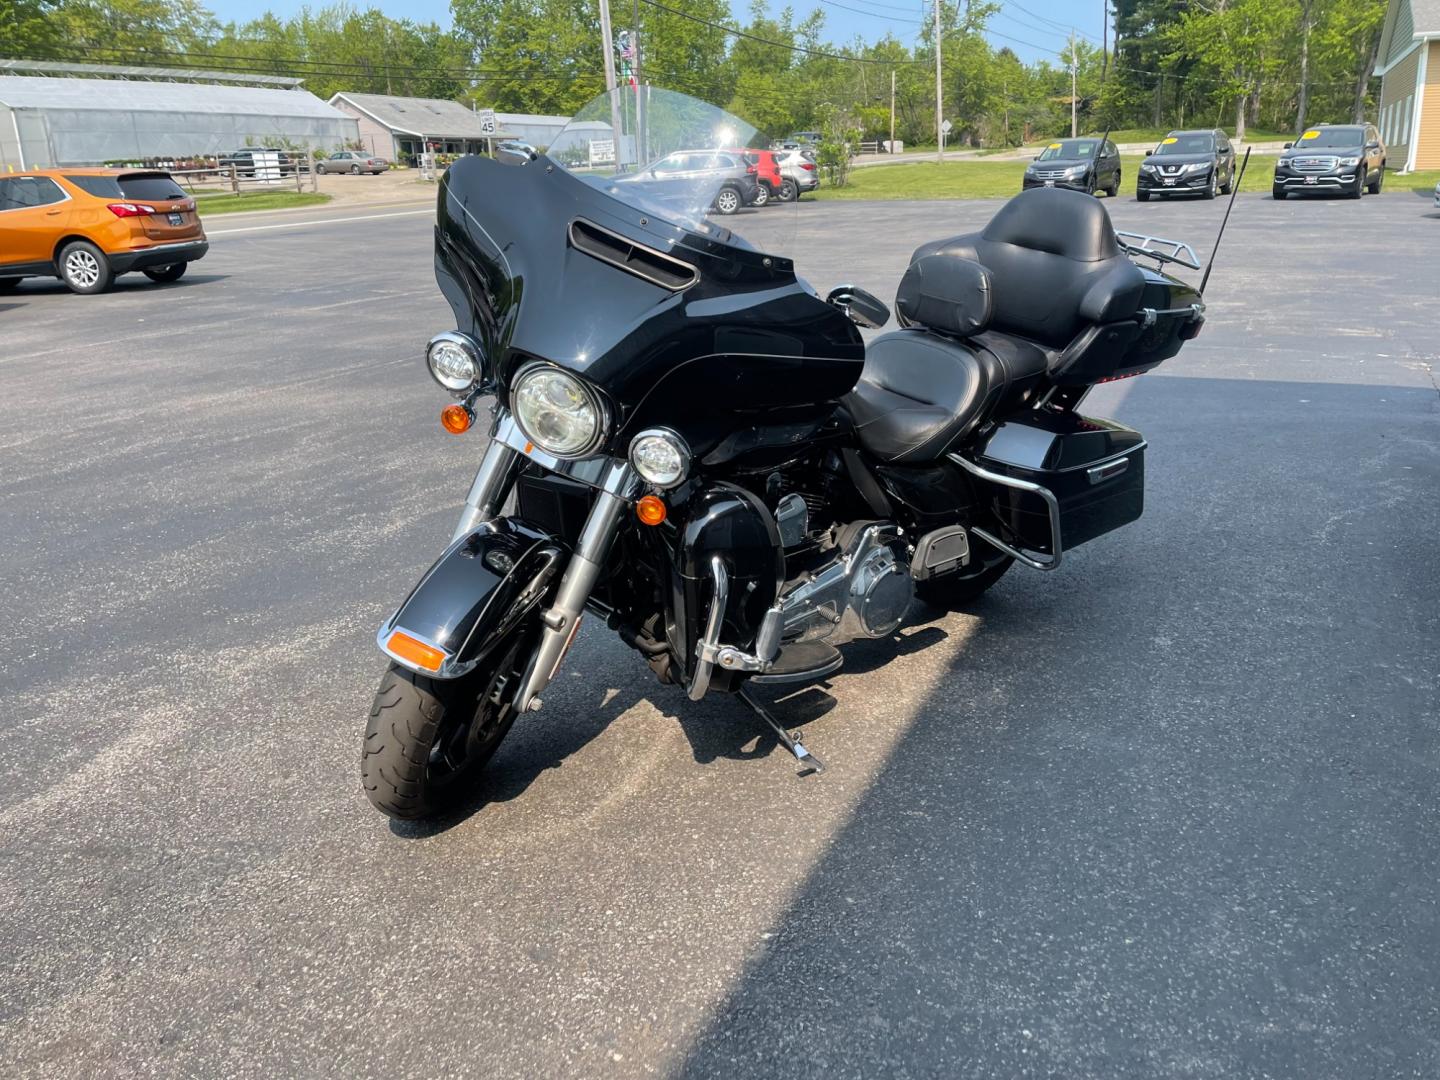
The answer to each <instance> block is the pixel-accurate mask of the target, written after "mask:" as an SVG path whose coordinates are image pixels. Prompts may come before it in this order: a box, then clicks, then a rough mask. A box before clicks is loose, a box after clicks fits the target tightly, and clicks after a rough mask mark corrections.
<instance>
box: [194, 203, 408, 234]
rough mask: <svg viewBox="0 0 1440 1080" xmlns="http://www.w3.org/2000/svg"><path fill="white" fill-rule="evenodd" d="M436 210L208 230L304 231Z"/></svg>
mask: <svg viewBox="0 0 1440 1080" xmlns="http://www.w3.org/2000/svg"><path fill="white" fill-rule="evenodd" d="M433 213H435V208H434V207H433V206H427V207H425V208H424V209H423V210H397V211H395V212H394V213H392V214H364V215H361V216H359V217H343V218H319V219H317V220H312V221H286V222H282V223H281V224H279V225H247V226H245V227H244V228H242V229H220V230H214V229H206V230H205V232H206V235H207V236H234V235H236V234H237V233H248V232H265V231H267V230H269V229H302V228H305V227H306V226H310V225H344V224H348V223H349V222H352V221H378V220H379V219H381V218H396V217H414V216H416V215H417V214H433Z"/></svg>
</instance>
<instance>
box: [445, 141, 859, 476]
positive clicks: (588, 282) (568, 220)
mask: <svg viewBox="0 0 1440 1080" xmlns="http://www.w3.org/2000/svg"><path fill="white" fill-rule="evenodd" d="M604 183H606V181H599V182H595V181H592V180H589V179H582V178H581V177H579V176H577V175H575V174H572V173H570V172H568V171H566V170H565V169H564V168H562V167H560V166H558V165H556V164H554V163H553V162H551V161H550V160H549V159H547V158H543V157H541V158H537V159H534V160H531V161H529V162H526V163H523V164H518V165H512V164H503V163H501V162H499V161H495V160H492V159H490V158H485V157H467V158H463V159H461V160H460V161H458V162H456V163H455V165H453V166H452V167H451V168H450V170H449V171H448V172H447V173H446V175H445V177H444V179H443V180H442V182H441V187H440V193H439V207H438V216H437V224H436V234H435V236H436V243H435V274H436V279H437V280H438V282H439V285H440V289H441V291H442V292H443V293H444V294H445V298H446V300H448V301H449V303H450V307H451V308H452V309H453V310H454V313H455V319H456V326H457V327H458V328H459V329H460V330H462V331H464V332H466V333H468V334H470V335H471V336H473V337H474V338H475V339H476V340H477V341H479V342H480V343H481V346H482V348H483V350H484V352H485V355H486V357H487V364H488V365H490V368H491V370H492V371H494V372H495V374H496V377H497V384H498V394H499V396H500V398H501V400H502V401H505V400H507V397H508V386H509V380H510V378H511V376H512V374H513V373H514V372H515V370H516V369H517V368H518V367H519V366H520V365H522V364H524V363H527V362H529V361H532V360H542V361H547V362H549V363H552V364H555V365H557V366H559V367H562V368H566V369H568V370H570V371H572V372H574V373H576V374H578V375H580V376H582V377H584V378H585V379H587V380H588V381H589V382H590V383H591V384H592V385H594V386H595V387H596V388H598V389H599V391H600V392H601V393H602V394H603V395H604V397H605V398H606V399H607V404H608V406H609V409H610V412H611V416H612V418H613V422H612V423H611V425H610V432H609V436H608V440H609V442H608V445H607V446H606V447H602V452H605V451H608V452H611V453H615V452H616V448H617V447H623V446H624V445H625V444H626V443H627V441H628V439H629V438H630V437H631V436H632V435H633V434H634V433H635V432H636V431H638V430H640V429H642V428H644V427H647V426H653V425H656V424H665V425H666V426H669V427H672V428H675V429H677V430H679V431H681V433H682V434H683V435H685V437H686V438H687V439H688V440H690V443H691V447H692V449H693V450H695V451H696V453H697V454H703V453H705V452H706V450H707V449H709V448H711V447H713V446H714V445H716V444H717V443H719V442H720V441H721V440H722V439H724V438H725V437H726V436H727V435H729V434H731V433H733V432H734V431H735V430H737V429H740V428H744V427H747V426H750V425H753V424H756V423H760V422H764V423H767V424H768V423H775V422H782V421H783V420H789V421H791V422H797V421H798V422H804V420H805V419H806V418H807V417H820V416H823V415H825V414H826V413H828V412H829V410H830V408H831V407H832V403H833V402H834V401H835V400H836V399H837V398H839V397H840V396H842V395H843V394H845V393H846V392H847V391H848V390H849V389H850V388H851V387H853V386H854V384H855V382H856V380H857V379H858V378H859V376H860V370H861V367H862V366H863V363H864V346H863V344H862V342H861V339H860V335H859V332H858V331H857V330H856V329H855V327H854V325H853V324H852V323H851V322H850V320H849V319H848V318H847V317H846V316H845V315H844V313H843V312H841V311H839V310H838V309H836V308H835V307H832V306H831V305H829V304H826V303H825V302H824V301H823V300H821V299H820V298H819V297H818V296H816V295H815V294H814V293H813V292H812V291H810V290H809V288H808V287H807V286H805V285H804V284H803V283H802V282H800V281H798V280H797V279H796V277H795V273H794V268H793V265H792V263H791V262H790V260H788V259H784V258H780V257H777V256H770V255H765V254H763V253H761V252H759V251H755V250H754V249H753V248H751V247H749V245H747V244H745V243H744V241H742V240H740V239H739V238H737V237H734V236H733V235H732V234H730V233H729V232H728V231H727V230H725V229H723V228H720V227H718V226H714V225H707V226H706V227H707V229H708V230H709V235H701V234H700V233H698V232H696V231H693V230H687V229H685V228H681V227H679V226H677V225H674V224H671V223H670V222H669V221H668V220H667V219H666V218H665V216H664V214H663V213H662V212H656V211H647V210H645V209H643V208H642V207H643V206H644V203H643V202H640V200H634V201H635V202H637V203H638V204H639V205H631V204H630V203H628V202H622V201H620V199H618V198H613V197H611V196H610V195H608V194H606V192H605V191H604V190H603V189H602V186H601V185H602V184H604ZM661 209H662V210H663V208H661ZM577 222H578V223H579V229H580V230H581V231H580V232H579V233H576V231H575V229H574V228H572V226H575V225H576V223H577ZM577 235H578V236H580V237H581V240H582V242H584V243H585V245H586V250H582V249H581V248H580V247H577V246H576V243H575V241H574V239H572V238H573V237H575V236H577ZM587 238H588V239H587ZM607 243H608V244H610V245H611V248H610V249H609V250H608V252H607V250H606V249H605V248H604V246H603V245H605V244H607ZM597 244H599V245H600V247H599V248H597ZM627 244H628V245H638V246H639V247H640V248H641V249H645V250H641V251H640V252H639V259H640V260H641V261H642V264H641V265H638V266H634V267H633V268H627V264H628V263H631V262H633V261H634V259H633V256H634V255H635V251H634V249H632V250H631V257H627V254H626V248H627ZM647 251H648V252H653V253H658V254H659V255H660V256H661V257H662V258H668V259H674V260H679V261H680V262H681V263H683V264H685V266H682V267H680V268H679V269H680V270H681V271H682V272H681V273H678V274H670V275H668V276H666V275H659V277H660V278H661V280H660V281H658V282H657V280H655V279H656V277H657V275H655V274H653V273H648V272H647V270H646V267H645V266H644V265H643V259H645V258H650V257H651V256H649V255H648V254H647ZM597 252H598V253H597ZM617 263H619V264H620V265H617ZM689 268H693V274H691V273H690V269H689ZM691 278H693V281H691V280H690V279H691ZM687 281H689V282H690V283H689V284H685V283H686V282H687Z"/></svg>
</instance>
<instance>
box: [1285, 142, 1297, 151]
mask: <svg viewBox="0 0 1440 1080" xmlns="http://www.w3.org/2000/svg"><path fill="white" fill-rule="evenodd" d="M1294 145H1295V144H1294V143H1293V142H1287V143H1286V144H1285V149H1286V150H1289V149H1290V148H1291V147H1292V146H1294Z"/></svg>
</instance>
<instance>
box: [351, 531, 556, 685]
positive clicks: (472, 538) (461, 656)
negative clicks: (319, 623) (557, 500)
mask: <svg viewBox="0 0 1440 1080" xmlns="http://www.w3.org/2000/svg"><path fill="white" fill-rule="evenodd" d="M568 554H569V549H568V548H567V547H566V545H565V543H564V541H562V540H559V539H557V538H555V537H553V536H550V535H548V534H546V533H544V532H542V531H540V530H539V529H536V528H534V527H533V526H531V525H528V524H527V523H526V522H524V521H522V520H520V519H518V518H496V519H495V520H493V521H488V522H486V523H484V524H483V525H481V526H479V527H478V528H477V529H475V530H474V531H473V532H470V533H467V534H466V535H464V536H462V537H460V538H459V539H457V540H456V541H455V542H454V543H452V544H451V545H450V546H449V547H448V548H446V549H445V552H444V554H442V555H441V556H440V558H438V559H437V560H435V564H434V565H433V566H431V567H430V569H429V570H428V571H426V573H425V576H424V577H422V578H421V579H420V583H419V584H418V585H416V586H415V588H414V589H413V590H411V592H410V595H409V596H408V597H406V599H405V602H404V603H403V604H401V605H400V607H399V609H398V610H397V611H396V612H395V614H394V615H392V616H390V618H389V619H387V620H386V621H385V624H384V625H383V626H381V627H380V630H379V632H378V633H377V634H376V636H375V642H376V644H377V645H379V646H380V651H381V652H383V653H385V655H387V656H389V657H390V658H391V659H392V660H394V661H395V662H396V663H398V664H401V665H403V666H404V667H407V668H409V669H410V670H411V671H417V672H419V673H420V674H422V675H427V676H429V677H431V678H435V679H456V678H459V677H460V676H461V675H465V674H467V673H468V672H469V671H471V670H472V669H473V668H474V667H475V665H476V664H478V663H479V662H480V661H481V660H483V659H484V658H485V656H486V655H487V654H488V653H489V651H490V650H491V649H492V648H493V647H494V646H495V645H496V644H497V643H498V642H500V641H501V640H502V639H504V638H505V637H506V636H507V635H508V634H509V632H510V631H511V630H513V629H514V628H515V627H516V626H517V625H518V624H519V623H520V622H521V621H523V620H524V619H525V617H526V616H527V615H528V614H530V613H531V612H533V611H535V610H536V609H537V608H539V607H540V606H541V605H543V604H546V603H548V602H549V601H550V600H551V599H553V594H554V592H555V589H556V588H557V587H558V586H559V584H560V573H561V571H562V570H563V569H564V567H565V561H566V556H567V555H568ZM406 639H409V640H408V641H407V640H406ZM411 642H418V643H419V646H420V647H418V648H417V647H416V646H415V645H413V644H411ZM427 647H428V650H429V651H427ZM435 650H438V654H437V653H436V652H435ZM437 659H438V664H437V666H435V667H430V666H428V665H429V664H431V663H435V662H436V661H437Z"/></svg>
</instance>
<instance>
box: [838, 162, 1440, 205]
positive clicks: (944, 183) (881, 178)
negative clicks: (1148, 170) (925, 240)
mask: <svg viewBox="0 0 1440 1080" xmlns="http://www.w3.org/2000/svg"><path fill="white" fill-rule="evenodd" d="M1141 160H1142V158H1141V157H1140V156H1138V155H1135V154H1127V155H1126V156H1124V157H1122V158H1121V159H1120V171H1121V174H1122V176H1123V178H1124V179H1123V180H1122V182H1121V185H1120V193H1121V195H1122V196H1126V197H1130V198H1133V197H1134V195H1135V176H1136V173H1137V172H1138V170H1139V168H1140V162H1141ZM1027 164H1028V162H1025V161H947V162H945V163H944V164H943V165H941V164H936V163H935V162H933V161H927V162H916V163H914V164H908V165H906V164H901V165H872V166H868V167H866V168H864V169H852V170H851V172H850V182H849V183H848V184H847V185H846V186H845V187H843V188H833V187H829V186H828V185H822V186H821V188H820V190H819V191H817V192H816V193H815V195H816V197H817V198H821V199H1008V198H1009V197H1010V196H1011V195H1014V194H1015V193H1016V192H1018V191H1019V190H1020V180H1021V177H1022V176H1023V175H1024V173H1025V166H1026V165H1027ZM1274 175H1275V162H1274V159H1273V158H1251V159H1250V167H1249V168H1248V169H1247V170H1246V171H1245V180H1244V182H1243V183H1242V184H1241V186H1240V190H1241V191H1269V190H1270V182H1271V180H1272V179H1273V178H1274ZM1436 180H1440V171H1431V172H1423V173H1421V172H1417V173H1412V174H1411V175H1409V176H1396V175H1395V174H1393V173H1391V174H1390V175H1388V176H1387V177H1386V178H1385V191H1387V192H1397V191H1424V192H1427V193H1429V192H1432V191H1434V190H1435V182H1436Z"/></svg>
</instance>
